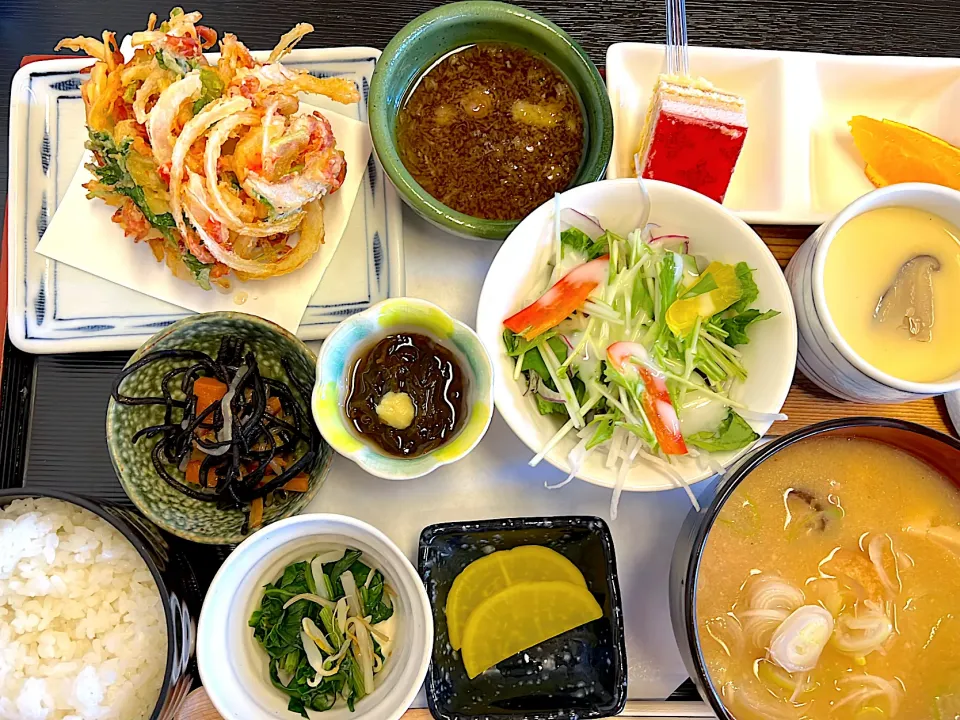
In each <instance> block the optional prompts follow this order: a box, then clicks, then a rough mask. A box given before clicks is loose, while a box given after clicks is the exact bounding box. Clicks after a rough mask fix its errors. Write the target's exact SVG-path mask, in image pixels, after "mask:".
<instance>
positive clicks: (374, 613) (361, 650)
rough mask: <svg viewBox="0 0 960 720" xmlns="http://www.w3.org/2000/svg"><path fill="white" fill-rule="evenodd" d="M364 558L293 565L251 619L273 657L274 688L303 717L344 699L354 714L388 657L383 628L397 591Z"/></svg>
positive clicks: (346, 555) (331, 555)
mask: <svg viewBox="0 0 960 720" xmlns="http://www.w3.org/2000/svg"><path fill="white" fill-rule="evenodd" d="M361 558H362V555H361V553H360V551H359V550H350V549H348V550H346V551H333V552H327V553H323V554H321V555H317V556H316V557H314V558H313V559H312V560H309V561H306V560H305V561H302V562H295V563H292V564H291V565H287V567H286V568H284V570H283V574H282V575H281V576H280V577H279V578H278V579H277V580H276V582H273V583H270V584H268V585H266V586H265V588H264V591H263V599H262V600H261V602H260V607H259V608H258V609H257V610H255V611H254V612H253V615H252V616H251V617H250V627H252V628H253V629H254V630H253V635H254V637H255V638H256V639H257V642H259V643H260V645H261V646H262V647H263V649H264V650H266V652H267V654H268V655H269V657H270V680H271V681H272V682H273V685H274V686H275V687H276V688H277V689H278V690H281V691H283V692H284V693H286V694H287V695H289V696H290V700H289V702H288V704H287V708H288V709H289V710H291V711H292V712H296V713H299V714H300V715H302V716H303V717H309V716H308V714H307V711H309V710H315V711H323V710H329V709H330V708H332V707H333V706H334V704H336V703H337V701H338V699H339V700H342V701H343V702H344V703H345V704H346V706H347V707H348V708H349V709H350V710H351V711H353V709H354V704H355V703H356V702H357V701H358V700H360V699H361V698H363V697H365V696H366V695H369V694H370V693H372V692H373V690H374V686H375V683H376V676H377V675H378V674H379V673H380V672H381V671H382V670H383V666H384V663H385V662H386V660H387V658H388V656H389V641H390V637H389V635H387V634H386V633H385V632H384V629H383V628H382V627H377V626H378V625H379V624H380V623H383V622H385V621H386V620H389V619H390V617H391V616H392V615H393V603H392V601H391V598H390V595H391V590H390V587H389V585H387V584H386V583H384V578H383V574H382V573H381V572H380V571H379V570H375V569H373V568H371V567H370V566H369V565H367V564H365V563H364V562H362V559H361Z"/></svg>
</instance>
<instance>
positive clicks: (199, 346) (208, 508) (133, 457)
mask: <svg viewBox="0 0 960 720" xmlns="http://www.w3.org/2000/svg"><path fill="white" fill-rule="evenodd" d="M227 335H236V336H239V337H241V338H242V339H243V341H244V344H245V346H246V347H247V348H248V349H249V350H251V351H252V352H253V353H254V354H255V356H256V359H257V365H258V367H259V369H260V373H261V375H262V376H263V377H268V378H275V379H282V380H283V381H284V382H286V379H287V373H286V370H285V369H284V367H283V365H282V363H281V361H282V360H283V359H284V358H286V359H287V360H288V361H289V366H290V367H291V369H292V370H293V371H294V372H295V374H296V375H297V376H298V378H299V380H300V382H301V383H305V384H307V385H308V386H309V383H310V377H311V376H312V374H313V368H314V366H315V364H316V356H315V355H314V354H313V352H312V351H311V350H310V348H308V347H307V346H306V345H305V344H304V343H303V342H302V341H301V340H299V339H297V338H296V337H295V336H294V335H292V334H291V333H289V332H287V331H286V330H284V329H283V328H281V327H280V326H278V325H275V324H274V323H272V322H270V321H268V320H263V319H262V318H258V317H255V316H253V315H247V314H245V313H237V312H216V313H205V314H202V315H190V316H188V317H186V318H184V319H183V320H179V321H178V322H175V323H173V324H172V325H170V326H169V327H168V328H165V329H164V330H161V331H160V332H159V333H157V334H156V335H154V336H153V337H152V338H150V339H149V340H148V341H147V342H146V343H144V345H143V346H142V347H141V348H140V349H139V350H137V352H136V353H134V354H133V357H131V358H130V360H129V362H128V363H127V366H129V365H131V364H132V363H135V362H137V361H138V360H140V359H141V358H142V357H143V356H145V355H146V354H147V353H150V352H153V351H155V350H170V349H177V350H199V351H201V352H204V353H206V354H208V355H210V356H211V357H216V355H217V350H218V348H219V347H220V341H221V339H222V338H224V337H225V336H227ZM183 365H184V362H183V360H181V359H177V358H164V359H161V360H158V361H155V362H153V363H151V364H149V365H147V366H146V367H144V368H142V369H141V370H138V371H136V372H135V373H132V374H131V375H129V376H128V377H127V378H126V379H125V380H124V381H123V384H122V385H121V390H122V392H123V394H124V395H127V396H135V397H147V396H157V395H159V394H160V385H161V378H163V377H164V376H165V375H166V374H167V373H168V372H170V371H171V370H173V369H174V368H177V367H181V366H183ZM304 392H306V389H305V390H304ZM292 394H293V395H294V396H296V395H297V394H298V393H297V392H296V391H294V392H293V393H292ZM301 397H302V396H301ZM301 407H302V408H303V411H304V412H305V413H307V415H308V416H309V408H308V407H307V400H306V398H303V401H302V402H301ZM163 422H164V408H163V406H162V405H155V404H152V405H124V404H120V403H117V402H116V401H114V399H113V398H111V399H110V401H109V403H108V405H107V447H108V449H109V451H110V460H111V462H112V463H113V467H114V469H115V470H116V472H117V477H119V478H120V484H121V485H122V486H123V490H124V492H126V493H127V496H128V497H129V498H130V500H131V501H132V502H133V504H134V505H136V506H137V509H138V510H140V512H142V513H143V514H144V515H146V516H147V517H148V518H149V519H150V520H152V521H153V522H154V523H155V524H157V525H159V526H160V527H161V528H163V529H164V530H166V531H168V532H170V533H172V534H174V535H177V536H178V537H182V538H184V539H186V540H192V541H193V542H199V543H207V544H215V545H233V544H235V543H239V542H241V541H242V540H244V538H246V537H247V534H245V533H244V530H245V524H246V513H245V512H244V511H242V510H235V509H221V508H220V507H218V503H217V502H205V501H201V500H196V499H194V498H191V497H188V496H187V495H184V494H183V493H181V492H180V491H178V490H176V489H174V488H173V487H171V486H170V485H168V484H167V483H166V482H165V481H164V480H163V479H162V478H161V477H160V476H159V475H158V474H157V471H156V470H155V468H154V466H153V459H152V457H151V453H152V451H153V447H154V445H156V443H157V441H158V440H159V438H158V437H156V436H155V437H153V438H150V437H144V438H142V439H141V440H139V441H138V442H137V443H136V444H134V443H132V442H131V438H132V437H133V435H134V433H136V432H137V431H138V430H140V429H141V428H145V427H148V426H156V425H160V424H162V423H163ZM319 442H320V446H319V447H320V449H319V458H317V460H316V461H315V462H314V463H313V466H312V469H310V470H309V472H308V473H307V474H308V476H309V484H308V486H307V491H306V492H303V493H299V492H297V493H294V492H285V493H275V494H274V497H273V501H272V502H268V503H267V504H266V506H265V508H264V510H263V525H268V524H269V523H272V522H276V521H277V520H281V519H283V518H285V517H289V516H291V515H295V514H296V513H299V512H300V511H302V510H303V509H304V508H305V507H306V506H307V505H308V504H309V503H310V501H311V500H313V498H314V497H315V496H316V494H317V492H318V491H319V490H320V486H321V485H322V484H323V481H324V480H325V479H326V476H327V473H328V472H329V470H330V461H331V459H332V457H333V453H332V452H331V450H330V446H329V445H327V443H326V442H324V441H323V440H322V439H320V441H319ZM171 472H173V471H171ZM177 472H179V471H177Z"/></svg>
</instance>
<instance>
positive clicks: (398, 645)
mask: <svg viewBox="0 0 960 720" xmlns="http://www.w3.org/2000/svg"><path fill="white" fill-rule="evenodd" d="M347 547H350V548H355V549H357V550H360V551H361V552H362V553H363V557H364V558H365V559H366V560H368V561H369V562H370V564H371V565H372V566H374V567H376V568H377V569H378V570H380V571H381V572H382V573H383V575H384V579H385V581H386V582H387V583H389V584H390V586H391V587H392V588H393V589H394V590H395V591H396V597H395V598H394V608H395V610H394V613H395V615H396V617H397V624H396V630H395V634H396V638H395V640H394V646H393V647H394V649H393V652H392V654H391V655H390V657H389V658H387V661H386V664H385V667H384V670H383V672H382V673H381V674H379V675H378V676H377V687H376V689H375V690H374V692H373V693H372V694H371V695H368V696H367V697H365V698H363V699H362V700H360V701H358V702H357V704H356V712H353V713H351V712H350V711H349V710H348V709H347V707H346V706H343V707H340V706H336V707H334V708H332V709H330V710H327V711H326V712H323V713H320V714H321V715H322V716H323V718H324V720H360V719H361V718H363V719H364V720H397V719H398V718H399V717H400V716H401V715H403V713H404V712H405V711H406V710H407V708H409V707H410V703H412V702H413V700H414V698H415V697H416V695H417V692H418V691H419V690H420V686H421V685H422V684H423V679H424V677H425V676H426V674H427V666H428V665H429V664H430V655H431V653H432V651H433V614H432V611H431V609H430V600H429V599H428V598H427V593H426V591H425V590H424V587H423V583H421V581H420V577H419V576H418V575H417V572H416V570H414V568H413V565H411V564H410V561H409V560H407V558H406V556H404V554H403V553H402V552H401V551H400V549H399V548H398V547H397V546H396V545H395V544H394V543H393V542H392V541H391V540H390V539H389V538H387V536H386V535H384V534H383V533H382V532H380V531H379V530H377V529H376V528H374V527H372V526H370V525H368V524H367V523H364V522H361V521H360V520H356V519H354V518H351V517H347V516H344V515H330V514H307V515H298V516H296V517H291V518H287V519H285V520H281V521H279V522H276V523H274V524H272V525H269V526H267V527H266V528H264V529H263V530H261V531H260V532H258V533H257V534H256V535H253V536H251V537H250V538H248V539H247V540H244V541H243V542H242V543H241V544H240V545H239V546H238V547H237V549H236V550H234V551H233V553H231V555H230V557H228V558H227V560H226V562H224V563H223V565H222V566H221V568H220V570H219V572H217V575H216V577H215V578H214V579H213V583H212V584H211V585H210V589H209V590H208V591H207V595H206V599H205V600H204V603H203V610H202V611H201V613H200V624H199V626H198V628H197V666H198V669H199V671H200V678H201V680H202V681H203V686H204V687H205V688H206V690H207V694H208V695H209V696H210V700H211V702H212V703H213V705H214V707H216V709H217V712H219V713H220V714H221V715H222V716H223V717H224V720H278V718H279V719H284V718H288V719H289V720H296V717H297V715H296V714H295V713H291V712H290V711H288V710H287V700H288V697H287V696H286V695H284V694H283V693H282V692H280V691H279V690H277V689H276V688H274V687H273V685H272V684H271V683H270V676H269V672H268V661H269V657H268V655H267V653H266V651H265V650H264V649H263V648H262V647H261V646H260V645H259V643H257V641H256V640H255V639H254V637H253V628H251V627H249V626H248V624H247V622H248V620H249V619H250V615H251V614H252V613H253V611H254V610H256V609H257V608H258V607H260V601H261V599H262V596H263V586H264V585H266V584H267V583H270V582H274V581H276V579H277V578H278V577H279V576H280V575H281V573H282V572H283V568H284V567H286V566H287V565H289V564H290V563H292V562H297V561H300V560H307V559H309V558H311V557H312V556H313V555H315V554H316V553H317V552H323V551H325V550H333V549H339V548H347ZM392 639H393V638H392Z"/></svg>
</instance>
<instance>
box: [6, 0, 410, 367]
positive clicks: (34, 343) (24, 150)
mask: <svg viewBox="0 0 960 720" xmlns="http://www.w3.org/2000/svg"><path fill="white" fill-rule="evenodd" d="M174 4H176V3H174ZM2 5H3V3H2V2H0V6H2ZM254 55H255V56H256V57H259V58H261V59H263V58H265V57H266V55H265V54H261V53H257V52H254ZM379 57H380V51H379V50H376V49H374V48H365V47H334V48H296V49H294V50H293V51H292V52H290V54H289V55H287V56H286V57H285V59H284V65H285V66H286V67H289V68H292V69H296V70H307V71H309V72H311V73H313V74H314V75H317V76H319V77H343V78H346V79H348V80H352V81H353V82H355V83H356V84H357V87H359V88H360V92H361V100H360V102H358V103H356V104H355V105H349V106H348V105H340V104H337V103H334V102H333V101H332V100H328V99H326V98H323V97H321V96H319V95H308V94H305V95H303V96H302V100H303V101H304V102H305V103H307V104H309V105H312V106H315V107H317V108H319V109H321V110H323V111H334V112H337V113H339V114H342V115H347V116H348V117H350V118H351V119H353V120H357V121H359V122H364V123H366V122H367V121H368V113H367V99H368V97H369V93H370V80H371V78H372V76H373V70H374V67H375V66H376V64H377V62H378V59H379ZM91 62H92V61H91V59H90V58H67V57H65V58H59V59H57V60H43V61H40V62H35V63H30V64H29V65H25V66H24V67H23V68H22V69H21V70H20V71H19V72H18V73H17V74H16V76H15V78H14V80H13V84H12V86H11V90H10V168H11V174H10V195H9V202H10V213H9V217H8V219H9V222H8V225H7V230H8V241H7V245H6V247H4V252H5V253H7V257H8V258H9V284H8V289H7V293H8V297H7V308H8V311H7V312H8V327H9V331H10V340H11V341H12V342H13V344H14V345H16V346H17V347H18V348H20V349H21V350H23V351H25V352H29V353H68V352H94V351H97V352H99V351H106V350H135V349H136V348H137V347H139V346H140V345H141V344H143V343H144V342H147V341H148V340H149V339H150V336H151V335H153V333H155V332H157V331H158V330H160V329H161V328H164V327H167V326H168V325H170V324H171V323H173V322H176V321H177V320H180V319H181V318H184V317H186V316H187V315H188V314H189V313H188V311H186V310H184V309H183V308H180V307H176V306H174V305H170V304H169V303H166V302H163V301H162V300H157V299H156V298H152V297H149V296H147V295H143V294H141V293H138V292H135V291H134V290H130V289H128V288H125V287H122V286H120V285H116V284H114V283H111V282H109V281H107V280H104V279H103V278H99V277H95V276H93V275H90V274H88V273H85V272H82V271H81V270H77V269H75V268H72V267H70V266H69V265H66V264H64V263H60V262H57V261H55V260H51V259H49V258H46V257H44V256H43V255H39V254H37V253H36V252H35V250H36V247H37V245H38V244H39V243H40V238H41V237H42V236H43V233H44V231H45V230H46V228H47V225H48V224H49V223H50V221H51V220H52V219H53V216H54V213H55V212H56V210H57V207H58V206H59V204H60V201H61V199H62V198H63V194H64V193H65V192H66V188H67V186H68V185H69V183H70V180H71V179H72V178H73V175H74V173H75V172H76V170H77V167H78V165H79V164H80V162H81V158H82V157H83V153H84V142H85V141H86V139H87V130H86V123H85V115H84V104H83V100H82V99H81V97H80V85H81V83H82V82H83V80H84V79H86V77H87V75H86V74H84V73H85V72H89V67H88V66H89V65H90V63H91ZM402 235H403V227H402V219H401V203H400V198H399V197H398V196H397V193H396V191H395V190H394V187H393V185H392V184H391V183H390V182H389V180H388V179H387V176H386V174H385V173H384V171H383V168H382V167H381V166H380V165H378V164H377V162H376V160H375V158H374V157H373V155H371V156H370V158H369V161H368V163H367V166H366V169H365V172H364V176H363V180H362V182H361V185H360V190H359V192H358V194H357V200H356V203H355V204H354V206H353V211H352V213H351V215H350V220H349V222H348V223H347V227H346V230H345V231H344V234H343V239H342V243H343V247H344V248H349V252H346V251H339V252H337V253H335V254H334V256H333V259H332V260H331V261H330V267H329V268H327V272H326V273H325V274H324V277H323V279H322V280H321V281H320V284H319V285H318V286H317V289H316V292H315V293H314V295H313V297H312V298H311V299H310V302H309V304H308V306H307V309H306V311H305V312H304V314H303V318H302V319H301V321H300V327H299V328H298V330H297V335H298V336H299V337H300V338H301V339H303V340H308V341H309V340H319V339H321V338H324V337H326V336H327V335H328V334H329V333H330V332H331V331H332V330H333V328H334V327H336V325H337V323H339V322H340V320H341V319H343V317H344V316H345V315H349V314H352V313H355V312H358V311H360V310H365V309H367V308H369V307H371V306H372V305H374V304H376V303H378V302H380V301H381V300H384V299H386V298H388V297H398V296H401V295H403V292H404V272H403V245H402Z"/></svg>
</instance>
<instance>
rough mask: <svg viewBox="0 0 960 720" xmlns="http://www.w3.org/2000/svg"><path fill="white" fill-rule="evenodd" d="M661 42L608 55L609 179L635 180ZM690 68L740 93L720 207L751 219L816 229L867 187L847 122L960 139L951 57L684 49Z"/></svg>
mask: <svg viewBox="0 0 960 720" xmlns="http://www.w3.org/2000/svg"><path fill="white" fill-rule="evenodd" d="M663 70H664V48H663V46H662V45H651V44H645V43H618V44H615V45H611V46H610V47H609V49H608V50H607V65H606V71H607V88H608V92H609V95H610V103H611V105H612V106H613V117H614V142H613V146H614V149H613V157H612V158H611V162H610V167H609V168H608V170H607V177H610V178H619V177H629V176H632V175H633V154H634V153H635V152H636V149H637V146H638V145H639V144H640V133H641V132H642V130H643V120H644V115H645V113H646V110H647V104H648V102H649V100H650V92H651V90H652V89H653V84H654V81H655V80H656V77H657V75H658V74H659V73H661V72H663ZM690 72H691V74H692V75H702V76H703V77H705V78H707V79H708V80H710V81H711V82H712V83H713V84H714V85H716V86H717V87H720V88H723V89H724V90H727V91H729V92H732V93H736V94H738V95H741V96H743V97H744V99H745V100H746V103H747V119H748V122H749V130H748V131H747V139H746V142H745V143H744V147H743V152H742V154H741V156H740V161H739V162H738V164H737V169H736V172H735V173H734V175H733V181H732V182H731V184H730V190H729V192H728V193H727V196H726V200H725V202H724V205H726V206H727V207H729V208H730V209H732V210H733V211H734V212H735V213H737V215H739V216H740V217H741V218H742V219H744V220H746V221H747V222H750V223H761V224H762V223H770V224H788V225H818V224H820V223H822V222H824V221H825V220H827V219H829V218H830V217H832V216H833V215H834V214H836V213H837V212H838V211H840V210H841V209H843V208H844V207H845V206H846V205H847V204H849V203H850V202H851V201H852V200H855V199H856V198H858V197H860V196H861V195H863V194H865V193H867V192H869V191H870V190H872V189H873V185H871V184H870V181H869V180H867V178H866V176H865V175H864V174H863V161H862V160H861V158H860V155H859V153H858V152H857V149H856V147H855V146H854V144H853V139H852V138H851V136H850V131H849V128H848V127H847V122H848V121H849V120H850V118H851V117H853V116H854V115H867V116H870V117H873V118H877V119H884V118H886V119H890V120H896V121H898V122H902V123H906V124H907V125H913V126H915V127H918V128H920V129H921V130H924V131H926V132H929V133H932V134H934V135H936V136H938V137H941V138H943V139H944V140H946V141H948V142H951V143H953V144H958V143H960V124H958V123H957V122H956V117H957V114H958V112H960V59H952V58H916V57H879V56H873V57H871V56H847V55H824V54H815V53H798V52H778V51H771V50H742V49H725V48H709V47H691V48H690Z"/></svg>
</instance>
